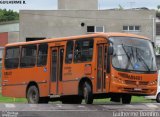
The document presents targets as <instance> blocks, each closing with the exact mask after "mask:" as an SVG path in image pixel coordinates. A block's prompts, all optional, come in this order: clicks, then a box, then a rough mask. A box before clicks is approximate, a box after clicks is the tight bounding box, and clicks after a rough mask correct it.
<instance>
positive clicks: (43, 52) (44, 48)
mask: <svg viewBox="0 0 160 117" xmlns="http://www.w3.org/2000/svg"><path fill="white" fill-rule="evenodd" d="M47 54H48V44H40V45H39V48H38V62H37V66H44V65H46V64H47Z"/></svg>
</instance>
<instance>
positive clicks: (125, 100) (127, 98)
mask: <svg viewBox="0 0 160 117" xmlns="http://www.w3.org/2000/svg"><path fill="white" fill-rule="evenodd" d="M131 98H132V96H131V95H127V94H124V95H122V104H130V103H131Z"/></svg>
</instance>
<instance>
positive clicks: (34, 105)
mask: <svg viewBox="0 0 160 117" xmlns="http://www.w3.org/2000/svg"><path fill="white" fill-rule="evenodd" d="M29 106H30V107H37V105H36V104H29Z"/></svg>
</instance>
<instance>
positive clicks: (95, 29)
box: [87, 26, 105, 33]
mask: <svg viewBox="0 0 160 117" xmlns="http://www.w3.org/2000/svg"><path fill="white" fill-rule="evenodd" d="M89 27H93V30H94V31H93V32H91V31H88V28H89ZM97 28H102V29H103V31H97ZM98 32H105V27H104V26H87V33H98Z"/></svg>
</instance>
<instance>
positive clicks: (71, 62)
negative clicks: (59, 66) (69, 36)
mask: <svg viewBox="0 0 160 117" xmlns="http://www.w3.org/2000/svg"><path fill="white" fill-rule="evenodd" d="M69 42H73V48H72V60H71V62H67V61H66V59H67V58H68V57H67V55H68V54H67V47H68V46H67V44H68V43H69ZM74 45H75V41H74V40H68V41H67V42H66V51H65V64H72V63H73V60H74Z"/></svg>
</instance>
